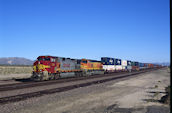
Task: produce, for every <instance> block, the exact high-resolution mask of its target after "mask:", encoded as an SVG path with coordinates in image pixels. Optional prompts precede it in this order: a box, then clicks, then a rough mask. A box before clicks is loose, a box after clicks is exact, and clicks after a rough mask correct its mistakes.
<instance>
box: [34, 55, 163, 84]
mask: <svg viewBox="0 0 172 113" xmlns="http://www.w3.org/2000/svg"><path fill="white" fill-rule="evenodd" d="M154 66H155V65H154V64H149V63H139V62H135V61H129V60H121V59H116V58H110V57H102V58H101V61H97V60H90V59H71V58H64V57H56V56H39V57H38V58H37V60H36V61H35V62H34V64H33V73H32V76H31V79H32V80H34V81H43V80H53V79H59V78H66V77H81V76H91V75H97V74H105V73H111V72H121V71H129V72H131V71H138V70H141V69H147V68H154ZM156 67H160V66H159V65H156Z"/></svg>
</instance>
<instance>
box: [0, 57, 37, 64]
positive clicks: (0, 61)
mask: <svg viewBox="0 0 172 113" xmlns="http://www.w3.org/2000/svg"><path fill="white" fill-rule="evenodd" d="M33 62H34V61H32V60H30V59H26V58H22V57H5V58H0V65H33Z"/></svg>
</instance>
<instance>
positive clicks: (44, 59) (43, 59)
mask: <svg viewBox="0 0 172 113" xmlns="http://www.w3.org/2000/svg"><path fill="white" fill-rule="evenodd" d="M38 61H50V58H41V57H40V58H38Z"/></svg>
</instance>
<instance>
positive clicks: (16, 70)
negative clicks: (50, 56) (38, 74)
mask: <svg viewBox="0 0 172 113" xmlns="http://www.w3.org/2000/svg"><path fill="white" fill-rule="evenodd" d="M32 70H33V67H32V66H0V75H8V74H27V73H32Z"/></svg>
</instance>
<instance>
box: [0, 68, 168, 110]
mask: <svg viewBox="0 0 172 113" xmlns="http://www.w3.org/2000/svg"><path fill="white" fill-rule="evenodd" d="M168 85H170V73H169V72H168V71H167V69H161V70H157V71H153V72H149V73H144V74H141V75H140V76H138V77H134V78H130V79H127V80H123V81H111V82H107V83H103V84H98V85H92V86H88V87H83V88H78V89H74V90H70V91H66V92H62V93H56V94H51V95H45V96H42V97H34V98H31V99H28V100H25V101H20V102H15V103H9V104H5V105H1V106H0V109H1V110H0V113H170V110H169V109H170V108H169V105H165V104H162V103H160V102H159V100H160V99H161V97H162V96H164V95H165V87H167V86H168Z"/></svg>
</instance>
